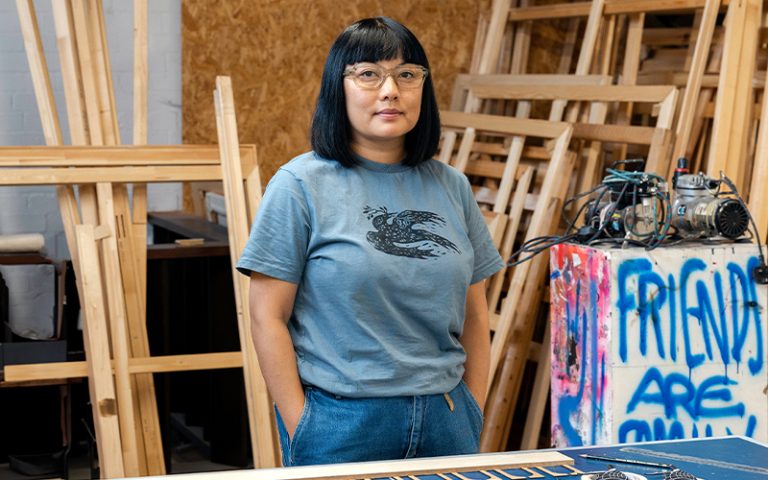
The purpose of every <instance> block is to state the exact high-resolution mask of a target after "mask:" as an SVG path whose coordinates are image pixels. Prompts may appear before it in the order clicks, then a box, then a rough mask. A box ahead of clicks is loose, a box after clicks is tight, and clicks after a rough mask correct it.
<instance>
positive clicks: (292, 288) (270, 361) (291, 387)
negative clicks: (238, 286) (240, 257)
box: [249, 272, 304, 438]
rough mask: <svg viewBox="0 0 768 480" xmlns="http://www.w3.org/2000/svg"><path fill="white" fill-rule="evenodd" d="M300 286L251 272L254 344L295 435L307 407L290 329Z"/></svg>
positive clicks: (271, 391) (285, 417) (268, 379)
mask: <svg viewBox="0 0 768 480" xmlns="http://www.w3.org/2000/svg"><path fill="white" fill-rule="evenodd" d="M296 289H297V285H296V284H294V283H290V282H286V281H283V280H278V279H276V278H272V277H268V276H266V275H263V274H261V273H258V272H252V273H251V284H250V293H249V302H250V309H251V327H252V332H251V334H252V336H253V344H254V346H255V347H256V353H257V355H258V357H259V366H260V367H261V373H262V375H263V376H264V380H265V381H266V383H267V389H268V390H269V393H270V395H271V396H272V399H273V400H274V401H275V403H276V404H277V409H278V410H279V411H280V416H281V417H282V419H283V423H284V424H285V428H286V430H287V431H288V435H289V436H290V437H291V438H293V433H294V431H295V430H296V425H297V424H298V423H299V417H300V416H301V411H302V410H303V409H304V389H303V388H302V386H301V380H299V370H298V367H297V366H296V351H295V349H294V348H293V342H292V341H291V336H290V334H289V333H288V320H289V319H290V317H291V311H292V310H293V302H294V299H295V298H296Z"/></svg>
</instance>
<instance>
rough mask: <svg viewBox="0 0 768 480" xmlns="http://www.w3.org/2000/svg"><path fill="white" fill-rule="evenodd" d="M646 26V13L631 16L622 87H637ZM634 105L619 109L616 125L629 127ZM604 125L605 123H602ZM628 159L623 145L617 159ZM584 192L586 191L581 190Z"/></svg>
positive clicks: (630, 104) (622, 72)
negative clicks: (644, 27)
mask: <svg viewBox="0 0 768 480" xmlns="http://www.w3.org/2000/svg"><path fill="white" fill-rule="evenodd" d="M644 25H645V14H644V13H633V14H630V15H629V19H628V25H627V40H626V47H625V49H624V65H623V68H622V71H621V82H620V83H621V84H622V85H630V86H632V85H637V74H638V71H639V70H640V55H641V53H642V46H643V42H642V37H643V26H644ZM632 112H633V105H632V103H631V102H627V103H626V104H624V105H623V106H621V107H620V108H619V113H618V118H617V119H616V123H617V124H619V125H629V124H630V123H631V122H630V120H631V118H632ZM600 123H604V122H600ZM626 157H627V146H626V145H621V147H619V149H618V152H617V154H616V158H620V159H623V158H626ZM579 191H584V190H579Z"/></svg>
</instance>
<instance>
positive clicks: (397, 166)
mask: <svg viewBox="0 0 768 480" xmlns="http://www.w3.org/2000/svg"><path fill="white" fill-rule="evenodd" d="M355 160H357V164H358V165H359V166H361V167H362V168H364V169H366V170H371V171H374V172H382V173H397V172H404V171H406V170H408V169H409V168H411V167H410V166H408V165H405V164H404V163H403V162H397V163H381V162H374V161H373V160H369V159H367V158H365V157H361V156H360V155H355Z"/></svg>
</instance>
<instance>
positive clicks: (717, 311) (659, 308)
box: [550, 244, 768, 447]
mask: <svg viewBox="0 0 768 480" xmlns="http://www.w3.org/2000/svg"><path fill="white" fill-rule="evenodd" d="M551 253H552V255H551V257H550V258H551V261H550V262H551V279H550V280H551V284H550V289H551V294H552V302H551V321H552V325H551V327H552V434H553V440H554V442H555V445H557V446H558V447H565V446H577V445H605V444H611V443H624V442H635V441H650V440H667V439H682V438H698V437H711V436H720V435H731V434H733V435H744V436H747V437H751V438H755V439H757V440H760V441H763V442H765V441H768V396H767V394H766V388H767V386H768V367H767V366H766V363H768V348H767V341H768V340H767V338H766V330H768V320H767V319H768V317H767V316H766V297H767V295H768V289H767V287H766V286H765V285H757V284H756V283H755V281H754V278H753V275H752V270H753V268H754V267H755V266H757V264H758V258H757V248H756V247H755V246H754V245H734V244H729V245H723V246H716V247H713V246H702V245H695V246H691V245H690V244H688V245H685V246H676V247H667V248H659V249H656V250H653V251H651V252H648V251H645V250H644V249H636V248H631V249H623V250H622V249H612V248H607V247H585V246H580V245H559V246H556V247H553V248H552V252H551Z"/></svg>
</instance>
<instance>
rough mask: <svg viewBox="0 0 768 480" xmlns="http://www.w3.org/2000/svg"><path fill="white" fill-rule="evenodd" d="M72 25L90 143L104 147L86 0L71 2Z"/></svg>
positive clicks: (72, 0) (73, 0)
mask: <svg viewBox="0 0 768 480" xmlns="http://www.w3.org/2000/svg"><path fill="white" fill-rule="evenodd" d="M71 2H72V24H73V26H74V29H75V40H76V46H77V56H78V58H79V59H80V72H81V79H82V82H83V97H84V98H83V99H84V104H85V112H86V118H87V120H88V133H89V139H90V143H91V144H93V145H103V144H104V136H103V129H102V126H101V116H100V112H99V102H98V98H97V97H96V90H97V78H96V74H95V65H94V62H95V59H94V58H93V56H92V53H91V49H90V40H89V29H88V14H87V12H86V4H85V0H71Z"/></svg>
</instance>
